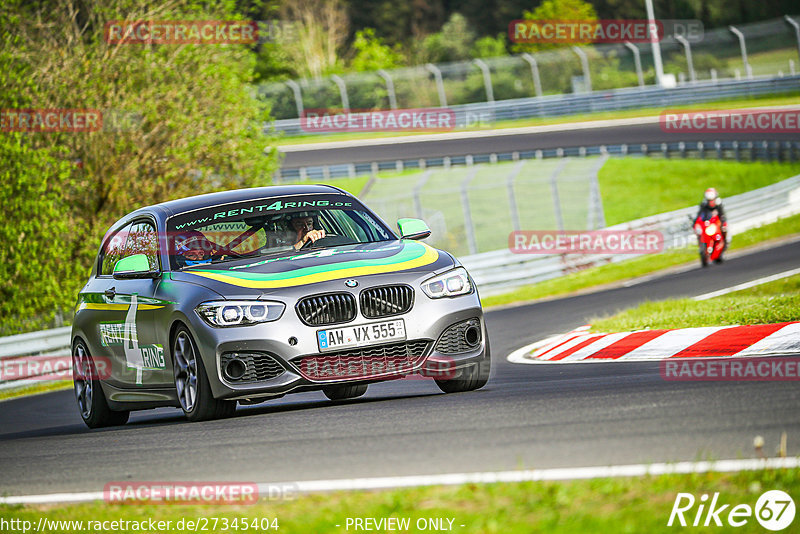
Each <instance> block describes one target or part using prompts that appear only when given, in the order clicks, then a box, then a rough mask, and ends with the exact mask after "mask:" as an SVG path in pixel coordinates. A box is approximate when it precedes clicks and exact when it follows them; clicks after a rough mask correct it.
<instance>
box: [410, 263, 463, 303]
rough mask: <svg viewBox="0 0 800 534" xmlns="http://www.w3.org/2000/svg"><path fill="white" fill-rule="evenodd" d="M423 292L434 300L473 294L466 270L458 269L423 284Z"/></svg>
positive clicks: (429, 279)
mask: <svg viewBox="0 0 800 534" xmlns="http://www.w3.org/2000/svg"><path fill="white" fill-rule="evenodd" d="M422 291H424V292H425V294H426V295H428V296H429V297H430V298H432V299H438V298H442V297H456V296H458V295H466V294H467V293H472V282H471V281H470V279H469V275H468V274H467V270H466V269H464V268H463V267H456V268H455V269H453V270H452V271H447V272H446V273H443V274H439V275H436V276H434V277H433V278H428V279H427V280H425V281H424V282H422Z"/></svg>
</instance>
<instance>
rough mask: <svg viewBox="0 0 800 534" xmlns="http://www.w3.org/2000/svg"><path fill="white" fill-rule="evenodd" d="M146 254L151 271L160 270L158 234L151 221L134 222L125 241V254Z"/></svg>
mask: <svg viewBox="0 0 800 534" xmlns="http://www.w3.org/2000/svg"><path fill="white" fill-rule="evenodd" d="M134 254H144V255H145V256H147V262H148V264H149V265H150V270H151V271H157V270H158V234H157V233H156V229H155V227H154V226H153V223H152V222H150V221H140V222H137V223H134V224H133V226H131V229H130V231H129V232H128V239H127V241H126V242H125V255H124V256H123V258H127V257H128V256H132V255H134Z"/></svg>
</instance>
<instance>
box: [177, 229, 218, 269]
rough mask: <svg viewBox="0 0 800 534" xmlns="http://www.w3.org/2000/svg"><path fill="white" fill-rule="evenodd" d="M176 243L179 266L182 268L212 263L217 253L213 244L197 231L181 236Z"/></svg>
mask: <svg viewBox="0 0 800 534" xmlns="http://www.w3.org/2000/svg"><path fill="white" fill-rule="evenodd" d="M175 243H176V247H175V248H176V252H177V253H178V264H179V265H180V266H181V267H191V266H192V265H202V264H204V263H211V259H212V256H213V255H214V254H215V253H216V251H215V250H214V245H213V243H211V241H209V240H208V239H207V238H206V237H205V236H204V235H203V234H201V233H200V232H198V231H196V230H192V231H190V232H187V233H186V234H184V235H182V236H179V237H178V238H176V239H175Z"/></svg>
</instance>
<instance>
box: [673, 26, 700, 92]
mask: <svg viewBox="0 0 800 534" xmlns="http://www.w3.org/2000/svg"><path fill="white" fill-rule="evenodd" d="M675 40H676V41H678V42H679V43H680V44H682V45H683V50H684V52H686V65H687V68H688V69H689V79H690V80H692V81H693V82H696V81H697V74H696V73H695V72H694V63H693V62H692V45H690V44H689V41H687V40H686V37H684V36H683V35H676V36H675Z"/></svg>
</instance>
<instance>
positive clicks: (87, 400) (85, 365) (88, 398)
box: [72, 340, 130, 428]
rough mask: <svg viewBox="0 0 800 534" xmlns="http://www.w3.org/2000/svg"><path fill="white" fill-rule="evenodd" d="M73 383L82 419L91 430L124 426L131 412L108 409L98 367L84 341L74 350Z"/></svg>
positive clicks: (78, 343) (79, 342) (76, 345)
mask: <svg viewBox="0 0 800 534" xmlns="http://www.w3.org/2000/svg"><path fill="white" fill-rule="evenodd" d="M72 382H73V387H74V389H75V399H76V400H77V401H78V411H80V414H81V419H83V422H84V423H86V426H88V427H89V428H101V427H105V426H117V425H124V424H125V423H127V422H128V417H130V412H127V411H123V412H115V411H112V410H111V408H109V407H108V402H107V401H106V396H105V393H103V388H102V387H101V386H100V381H99V380H98V372H97V366H96V365H95V363H94V361H93V360H92V357H91V355H90V354H89V349H88V348H86V345H84V343H83V341H80V340H79V341H77V342H76V343H75V346H74V347H73V349H72Z"/></svg>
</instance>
